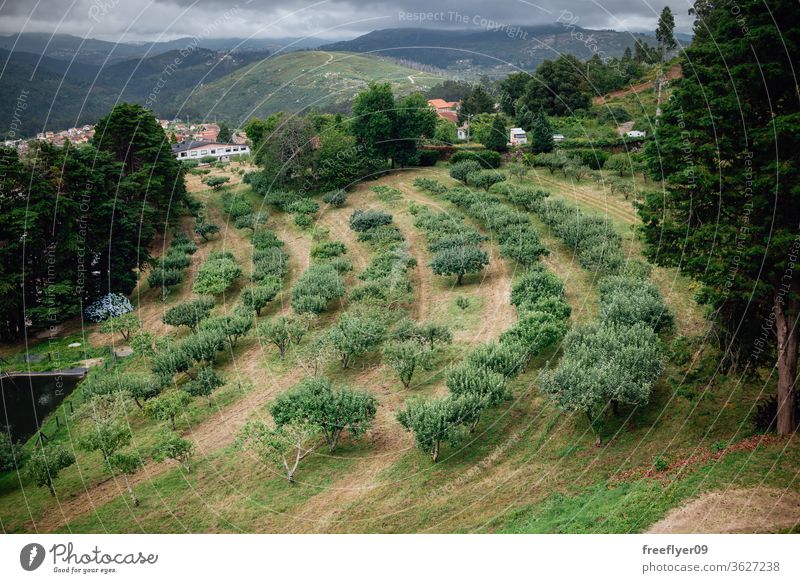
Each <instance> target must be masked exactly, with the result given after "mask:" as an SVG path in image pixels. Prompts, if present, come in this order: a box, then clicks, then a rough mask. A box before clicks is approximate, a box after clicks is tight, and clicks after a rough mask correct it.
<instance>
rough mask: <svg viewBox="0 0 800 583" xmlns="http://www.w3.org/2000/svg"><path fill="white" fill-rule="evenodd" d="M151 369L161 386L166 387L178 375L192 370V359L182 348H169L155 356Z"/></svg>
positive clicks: (159, 351)
mask: <svg viewBox="0 0 800 583" xmlns="http://www.w3.org/2000/svg"><path fill="white" fill-rule="evenodd" d="M150 367H151V370H152V371H153V374H155V375H156V376H157V377H158V378H159V382H160V384H161V385H162V386H166V385H168V384H170V383H171V382H172V379H173V377H174V376H175V375H176V374H178V373H181V372H186V371H188V370H189V369H190V368H192V359H191V358H189V356H188V355H187V354H186V352H184V350H183V348H181V347H180V346H168V347H166V348H164V349H162V350H158V351H157V352H156V353H155V354H154V355H153V358H152V360H151V363H150Z"/></svg>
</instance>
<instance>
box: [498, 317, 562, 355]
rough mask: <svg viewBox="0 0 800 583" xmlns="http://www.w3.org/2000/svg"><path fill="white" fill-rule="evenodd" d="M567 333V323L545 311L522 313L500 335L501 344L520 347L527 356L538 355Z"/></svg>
mask: <svg viewBox="0 0 800 583" xmlns="http://www.w3.org/2000/svg"><path fill="white" fill-rule="evenodd" d="M566 333H567V323H566V322H565V321H564V320H563V319H561V318H558V317H557V316H555V315H552V314H548V313H545V312H529V313H527V314H523V315H522V316H521V317H520V319H519V320H517V322H515V323H514V325H513V326H512V327H511V328H509V329H508V330H506V331H505V332H503V333H502V334H501V335H500V342H501V343H502V344H516V345H518V346H520V347H522V348H523V349H524V350H525V351H526V352H527V355H528V357H533V356H538V355H540V354H541V353H542V352H543V351H544V350H545V349H546V348H548V347H550V346H552V345H553V344H555V343H556V342H558V341H559V340H561V339H562V338H563V337H564V335H565V334H566Z"/></svg>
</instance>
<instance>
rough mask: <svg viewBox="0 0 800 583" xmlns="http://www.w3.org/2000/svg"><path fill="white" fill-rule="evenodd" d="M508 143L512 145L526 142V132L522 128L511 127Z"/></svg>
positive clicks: (520, 144)
mask: <svg viewBox="0 0 800 583" xmlns="http://www.w3.org/2000/svg"><path fill="white" fill-rule="evenodd" d="M509 143H510V144H511V145H512V146H522V145H523V144H527V143H528V134H526V133H525V130H523V129H522V128H511V132H510V133H509Z"/></svg>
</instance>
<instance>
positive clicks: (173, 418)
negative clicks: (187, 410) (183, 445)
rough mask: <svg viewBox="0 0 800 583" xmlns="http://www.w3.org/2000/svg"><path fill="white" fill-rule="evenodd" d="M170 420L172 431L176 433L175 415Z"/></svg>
mask: <svg viewBox="0 0 800 583" xmlns="http://www.w3.org/2000/svg"><path fill="white" fill-rule="evenodd" d="M170 420H171V421H172V431H175V415H172V416H171V417H170Z"/></svg>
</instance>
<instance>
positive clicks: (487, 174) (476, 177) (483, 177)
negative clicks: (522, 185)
mask: <svg viewBox="0 0 800 583" xmlns="http://www.w3.org/2000/svg"><path fill="white" fill-rule="evenodd" d="M505 179H506V177H505V175H504V174H500V173H499V172H497V171H496V170H480V171H478V172H470V173H469V174H467V183H468V184H470V185H471V186H474V187H476V188H483V189H484V190H487V191H488V190H489V189H490V188H491V187H492V186H493V185H494V184H497V183H498V182H503V181H504V180H505Z"/></svg>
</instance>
